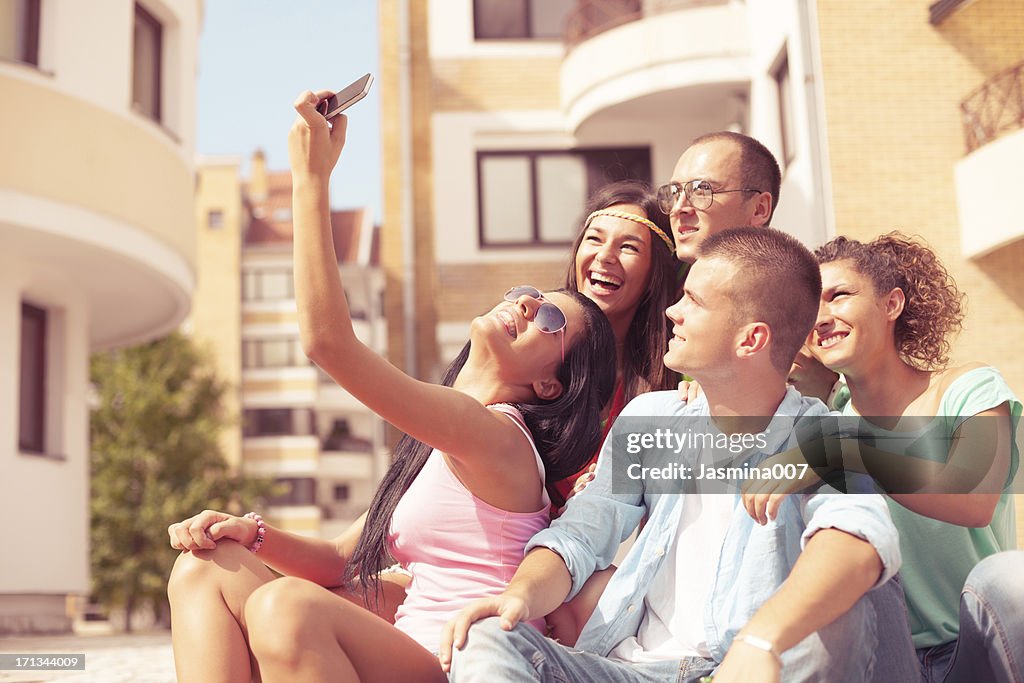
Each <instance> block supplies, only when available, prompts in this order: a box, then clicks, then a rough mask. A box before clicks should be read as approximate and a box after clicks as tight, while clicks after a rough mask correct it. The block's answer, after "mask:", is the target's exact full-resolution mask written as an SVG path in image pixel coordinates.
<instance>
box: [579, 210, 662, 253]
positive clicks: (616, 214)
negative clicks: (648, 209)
mask: <svg viewBox="0 0 1024 683" xmlns="http://www.w3.org/2000/svg"><path fill="white" fill-rule="evenodd" d="M598 216H611V217H612V218H624V219H626V220H627V221H633V222H634V223H639V224H640V225H646V226H647V227H648V228H650V230H651V232H653V233H654V234H655V235H657V236H658V237H660V238H661V241H662V242H664V243H665V246H666V247H668V250H669V252H670V253H672V254H675V251H676V248H675V246H674V245H673V244H672V240H671V239H669V236H668V235H666V234H665V231H664V230H662V229H661V228H659V227H658V226H657V225H655V224H654V223H653V222H651V221H649V220H647V219H646V218H644V217H643V216H637V215H636V214H635V213H626V212H625V211H616V210H615V209H601V210H600V211H595V212H594V213H592V214H590V215H589V216H587V222H586V223H584V224H583V229H584V230H586V229H587V228H588V227H590V222H591V221H592V220H594V219H595V218H597V217H598Z"/></svg>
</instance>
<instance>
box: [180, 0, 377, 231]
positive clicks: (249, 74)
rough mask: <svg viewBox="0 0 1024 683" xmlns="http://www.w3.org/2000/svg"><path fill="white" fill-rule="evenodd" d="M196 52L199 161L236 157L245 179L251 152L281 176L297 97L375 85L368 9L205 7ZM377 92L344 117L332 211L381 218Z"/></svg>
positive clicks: (370, 0) (338, 1)
mask: <svg viewBox="0 0 1024 683" xmlns="http://www.w3.org/2000/svg"><path fill="white" fill-rule="evenodd" d="M203 6H204V10H203V25H202V34H201V36H200V45H199V83H198V110H199V111H198V122H197V126H198V133H197V144H196V151H197V152H198V153H199V154H200V155H201V156H221V155H229V156H237V157H239V158H240V159H241V160H242V162H243V167H242V173H243V175H245V177H246V178H248V167H249V159H250V158H251V157H252V153H253V151H254V150H255V149H257V148H262V149H263V151H264V152H266V155H267V168H268V169H270V170H287V169H288V146H287V136H288V129H289V127H290V126H291V124H292V121H293V119H294V118H295V110H294V109H292V102H294V101H295V98H296V97H297V96H298V95H299V93H301V92H302V91H303V90H307V89H308V90H341V89H342V88H344V87H345V86H346V85H348V84H349V83H351V82H352V81H354V80H355V79H356V78H358V77H360V76H362V75H363V74H365V73H368V72H369V73H372V74H373V75H374V77H375V78H376V77H377V76H379V69H378V68H377V63H378V58H379V55H378V49H377V2H376V0H288V2H281V1H280V0H206V2H205V3H204V4H203ZM379 86H380V83H377V82H375V83H374V84H373V86H372V87H371V88H370V93H369V95H367V97H366V99H364V100H363V101H362V102H359V103H357V104H355V105H354V106H353V107H352V108H350V109H349V110H348V111H347V112H346V114H348V117H349V122H348V136H347V141H346V144H345V151H344V152H343V153H342V156H341V161H340V162H339V163H338V167H337V169H336V170H335V172H334V175H333V176H332V178H331V202H332V204H333V208H335V209H344V208H352V207H358V206H366V207H369V208H370V209H371V211H372V213H373V215H374V216H375V219H376V220H377V221H380V219H381V187H380V177H381V175H380V99H379Z"/></svg>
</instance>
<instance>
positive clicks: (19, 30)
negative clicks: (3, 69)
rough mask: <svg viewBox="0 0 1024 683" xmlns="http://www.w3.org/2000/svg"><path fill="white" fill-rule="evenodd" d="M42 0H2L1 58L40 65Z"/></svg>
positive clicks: (0, 9) (0, 16) (0, 13)
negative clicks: (40, 4)
mask: <svg viewBox="0 0 1024 683" xmlns="http://www.w3.org/2000/svg"><path fill="white" fill-rule="evenodd" d="M39 2H40V0H0V27H2V28H0V59H8V60H11V61H15V62H24V63H25V64H32V65H33V66H39Z"/></svg>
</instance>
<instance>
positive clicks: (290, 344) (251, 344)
mask: <svg viewBox="0 0 1024 683" xmlns="http://www.w3.org/2000/svg"><path fill="white" fill-rule="evenodd" d="M309 364H310V363H309V359H308V358H306V354H305V353H303V352H302V344H301V343H300V342H299V340H298V339H296V338H294V337H279V338H276V339H244V340H242V367H243V368H301V367H308V366H309Z"/></svg>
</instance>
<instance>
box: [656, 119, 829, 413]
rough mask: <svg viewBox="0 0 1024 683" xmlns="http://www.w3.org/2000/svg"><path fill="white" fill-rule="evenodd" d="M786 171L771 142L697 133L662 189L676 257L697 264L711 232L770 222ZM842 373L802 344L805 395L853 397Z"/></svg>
mask: <svg viewBox="0 0 1024 683" xmlns="http://www.w3.org/2000/svg"><path fill="white" fill-rule="evenodd" d="M781 184H782V173H781V171H780V170H779V163H778V161H776V160H775V157H774V156H773V155H772V153H771V152H770V151H768V148H767V147H765V146H764V145H762V144H761V143H760V142H758V141H757V140H755V139H754V138H752V137H750V136H749V135H743V134H742V133H732V132H729V131H719V132H716V133H708V134H707V135H702V136H700V137H698V138H696V139H695V140H694V141H693V142H692V143H690V146H689V147H688V148H687V149H686V151H685V152H683V155H682V156H681V157H679V161H678V162H676V167H675V170H674V171H673V172H672V180H671V181H669V182H668V183H666V184H664V185H662V186H661V187H659V188H658V190H657V196H658V204H659V206H660V207H661V210H662V211H664V212H665V213H666V214H667V215H668V217H669V223H670V224H671V225H672V237H673V238H674V240H675V245H676V258H677V259H679V260H680V261H681V262H683V263H687V264H692V263H693V262H694V260H695V259H696V258H697V249H698V248H699V247H700V245H701V244H702V243H703V242H704V240H706V239H707V238H708V237H711V236H712V235H715V234H717V233H719V232H722V231H723V230H728V229H729V228H738V227H752V228H762V227H767V226H768V225H769V224H770V223H771V220H772V215H773V214H774V213H775V207H776V206H778V203H779V188H780V186H781ZM838 379H839V375H837V374H836V373H834V372H832V371H831V370H829V369H828V368H826V367H825V366H824V365H822V364H821V363H820V362H819V361H818V360H817V359H816V358H814V356H813V355H811V353H810V352H809V351H808V350H807V349H806V348H802V349H801V350H800V351H799V352H798V353H797V356H796V359H795V362H794V363H793V366H792V368H791V369H790V375H789V380H790V383H791V384H793V385H794V386H795V387H796V388H797V389H798V390H799V391H800V393H802V394H804V395H805V396H816V397H817V398H820V399H821V400H822V401H825V402H826V403H828V404H829V407H831V408H834V409H835V408H837V407H839V406H841V405H842V403H845V402H846V400H847V399H848V398H849V392H848V391H847V390H846V388H845V385H843V384H842V383H840V382H837V380H838Z"/></svg>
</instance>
